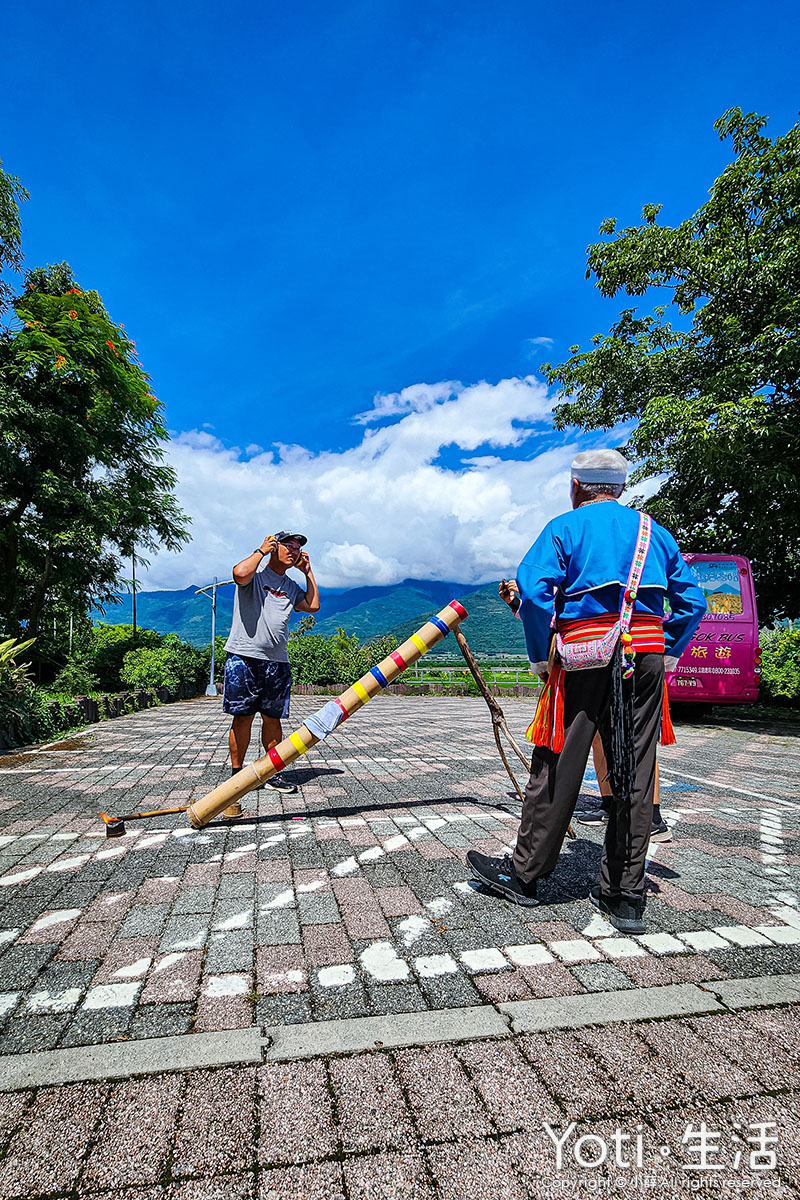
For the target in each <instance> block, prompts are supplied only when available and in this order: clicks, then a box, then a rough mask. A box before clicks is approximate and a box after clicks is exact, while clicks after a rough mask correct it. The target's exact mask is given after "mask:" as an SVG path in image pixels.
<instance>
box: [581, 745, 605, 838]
mask: <svg viewBox="0 0 800 1200" xmlns="http://www.w3.org/2000/svg"><path fill="white" fill-rule="evenodd" d="M592 762H593V763H594V773H595V778H596V779H597V786H598V788H599V789H600V797H601V805H600V808H590V809H585V810H583V811H582V812H580V813H578V814H577V819H578V821H579V822H580V824H581V825H596V826H601V825H605V823H606V821H607V820H608V810H609V808H610V807H611V799H612V796H613V794H614V793H613V792H612V791H611V784H610V783H609V782H608V763H607V762H606V752H605V749H604V747H603V739H602V737H601V736H600V731H599V730H598V732H597V733H596V734H595V735H594V738H593V739H592Z"/></svg>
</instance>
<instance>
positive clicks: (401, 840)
mask: <svg viewBox="0 0 800 1200" xmlns="http://www.w3.org/2000/svg"><path fill="white" fill-rule="evenodd" d="M407 845H408V838H407V837H406V835H405V834H404V833H398V834H396V835H395V836H394V837H390V838H389V839H388V841H385V842H384V843H383V848H384V850H386V851H392V850H399V849H400V848H401V846H407Z"/></svg>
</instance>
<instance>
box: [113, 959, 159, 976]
mask: <svg viewBox="0 0 800 1200" xmlns="http://www.w3.org/2000/svg"><path fill="white" fill-rule="evenodd" d="M152 961H153V960H152V958H137V960H136V962H132V963H130V964H129V965H128V966H127V967H120V968H119V970H117V971H115V972H114V974H113V975H112V979H138V978H139V976H140V975H144V973H145V971H146V970H147V968H148V967H149V966H150V963H151V962H152Z"/></svg>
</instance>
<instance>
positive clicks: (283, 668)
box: [222, 529, 319, 817]
mask: <svg viewBox="0 0 800 1200" xmlns="http://www.w3.org/2000/svg"><path fill="white" fill-rule="evenodd" d="M307 541H308V539H307V538H306V537H304V536H303V534H302V533H291V532H290V531H289V530H288V529H282V530H281V531H280V533H275V534H268V535H267V537H265V538H264V540H263V541H262V543H261V545H260V546H259V547H257V549H255V550H254V551H253V552H252V554H249V555H248V556H247V558H244V559H242V561H241V562H240V563H237V564H236V566H235V567H234V568H233V579H234V582H235V583H236V596H235V597H234V601H233V623H232V625H231V632H230V636H229V637H228V640H227V642H226V643H225V650H226V656H225V687H224V693H223V698H222V709H223V712H226V713H229V714H230V715H231V716H232V717H233V723H232V725H231V731H230V735H229V738H228V742H229V746H230V752H231V771H232V773H233V774H234V775H235V774H236V772H237V771H241V769H242V766H243V764H244V756H245V754H246V753H247V747H248V746H249V745H250V730H251V727H252V724H253V718H254V716H255V715H256V713H260V714H261V741H262V744H263V746H264V752H265V753H266V752H267V751H268V750H271V749H272V747H273V746H277V745H278V742H280V741H281V740H282V738H283V730H282V728H281V719H282V718H286V717H288V715H289V696H290V692H291V687H292V668H291V666H290V664H289V654H288V651H287V643H288V640H289V617H290V616H291V615H292V612H293V611H294V610H296V611H297V612H305V613H315V612H319V591H318V590H317V584H316V580H315V579H314V572H313V571H312V570H311V563H310V562H309V559H308V555H307V554H306V552H305V550H304V549H303V547H304V546H305V544H306V542H307ZM265 560H266V561H265ZM290 567H297V569H298V570H299V571H302V573H303V574H304V575H305V577H306V584H307V587H306V590H305V591H303V589H302V588H301V587H300V585H299V584H298V583H296V582H295V581H294V579H292V578H291V576H289V575H287V574H286V572H287V571H288V570H289V568H290ZM263 786H264V787H268V788H270V789H271V790H272V791H275V792H287V793H288V792H296V791H297V788H296V787H295V785H294V784H292V783H289V782H287V781H286V780H284V778H283V776H281V775H276V776H274V778H272V779H270V780H268V781H267V783H265V784H264V785H263ZM241 811H242V810H241V806H240V805H239V804H238V802H237V803H236V804H232V805H231V806H230V807H229V808H226V809H225V812H224V816H226V817H238V816H241Z"/></svg>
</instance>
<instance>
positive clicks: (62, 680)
mask: <svg viewBox="0 0 800 1200" xmlns="http://www.w3.org/2000/svg"><path fill="white" fill-rule="evenodd" d="M99 687H100V681H99V680H98V678H97V676H96V675H93V674H92V672H91V671H90V670H89V666H88V664H87V663H86V662H85V661H84V660H83V659H80V658H71V659H67V662H66V663H65V664H64V666H63V667H62V668H61V670H60V671H59V673H58V674H57V675H56V677H55V679H54V680H53V684H52V686H51V688H50V690H51V691H52V692H61V693H65V694H66V695H68V696H88V695H89V694H90V693H91V692H96V691H97V690H98V688H99Z"/></svg>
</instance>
